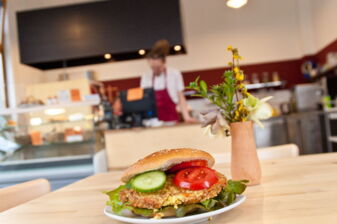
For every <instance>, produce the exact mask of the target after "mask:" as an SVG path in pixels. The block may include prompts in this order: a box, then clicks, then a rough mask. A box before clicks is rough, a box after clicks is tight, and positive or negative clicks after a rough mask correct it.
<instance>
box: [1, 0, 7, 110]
mask: <svg viewBox="0 0 337 224" xmlns="http://www.w3.org/2000/svg"><path fill="white" fill-rule="evenodd" d="M5 9H6V0H0V108H4V107H5V106H7V96H6V93H7V90H6V74H5V63H4V60H5V58H4V36H5V35H4V25H5Z"/></svg>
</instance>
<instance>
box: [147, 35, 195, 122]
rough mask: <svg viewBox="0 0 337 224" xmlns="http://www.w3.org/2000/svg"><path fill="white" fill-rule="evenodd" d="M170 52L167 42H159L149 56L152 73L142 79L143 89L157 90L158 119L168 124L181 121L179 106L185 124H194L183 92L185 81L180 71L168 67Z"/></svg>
mask: <svg viewBox="0 0 337 224" xmlns="http://www.w3.org/2000/svg"><path fill="white" fill-rule="evenodd" d="M169 50H170V47H169V43H168V42H167V41H166V40H159V41H157V42H156V43H155V45H154V47H153V49H152V50H151V51H150V52H149V54H148V55H147V58H148V63H149V66H150V68H151V71H149V72H147V73H145V74H144V75H143V76H142V78H141V84H140V85H141V87H142V88H151V87H152V88H153V89H154V90H155V96H156V104H157V115H158V119H159V120H162V121H166V122H172V121H173V122H177V121H178V120H179V116H178V113H177V111H176V105H179V107H180V110H181V112H182V115H183V118H184V121H185V122H194V121H195V120H194V119H193V118H191V116H190V115H189V113H188V109H187V103H186V98H185V96H184V93H183V90H184V88H185V86H184V81H183V78H182V75H181V73H180V71H178V70H176V69H173V68H169V67H167V66H166V56H167V55H168V53H169Z"/></svg>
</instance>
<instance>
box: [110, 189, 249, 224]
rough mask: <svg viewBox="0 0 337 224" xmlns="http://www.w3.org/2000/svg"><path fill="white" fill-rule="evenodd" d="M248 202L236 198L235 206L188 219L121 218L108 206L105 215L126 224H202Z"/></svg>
mask: <svg viewBox="0 0 337 224" xmlns="http://www.w3.org/2000/svg"><path fill="white" fill-rule="evenodd" d="M245 200H246V197H245V196H244V195H238V196H237V197H236V200H235V201H234V203H233V204H231V205H229V206H226V207H224V208H221V209H218V210H215V211H211V212H206V213H201V214H197V215H190V216H186V217H181V218H163V219H149V218H144V217H139V216H136V217H124V216H119V215H116V214H114V213H113V212H112V211H111V207H110V206H106V207H105V208H104V214H105V215H106V216H108V217H110V218H112V219H115V220H118V221H122V222H126V223H134V224H164V223H165V224H176V223H179V224H183V223H189V224H195V223H201V222H204V221H207V220H208V218H209V217H213V216H216V215H219V214H221V213H223V212H227V211H229V210H231V209H233V208H235V207H237V206H239V205H240V204H241V203H242V202H244V201H245Z"/></svg>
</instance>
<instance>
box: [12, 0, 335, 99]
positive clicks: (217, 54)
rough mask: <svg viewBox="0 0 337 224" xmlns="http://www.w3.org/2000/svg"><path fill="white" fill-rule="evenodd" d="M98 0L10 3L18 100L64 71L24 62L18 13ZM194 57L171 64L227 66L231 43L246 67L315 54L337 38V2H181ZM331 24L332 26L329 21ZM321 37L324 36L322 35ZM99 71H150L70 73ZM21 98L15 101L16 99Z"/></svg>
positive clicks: (134, 64)
mask: <svg viewBox="0 0 337 224" xmlns="http://www.w3.org/2000/svg"><path fill="white" fill-rule="evenodd" d="M89 1H94V0H68V1H67V0H11V1H8V2H9V6H10V15H9V19H10V20H9V33H8V35H9V44H7V52H8V53H9V61H8V64H10V66H8V67H9V70H10V72H12V74H13V78H14V81H12V83H11V84H13V83H14V82H15V84H16V86H15V87H16V89H15V90H13V93H16V94H17V96H16V98H17V99H19V98H21V97H22V96H23V95H24V87H25V86H26V85H28V84H30V83H36V82H44V81H52V80H55V79H56V78H57V75H58V74H60V73H62V72H64V71H63V70H62V69H55V70H49V71H40V70H37V69H33V68H30V67H28V66H25V65H22V64H20V63H19V56H18V55H19V54H18V42H17V33H16V21H15V16H14V15H15V14H14V12H15V11H17V10H24V9H32V8H40V7H51V6H56V5H65V4H73V3H80V2H89ZM181 10H182V17H183V27H184V32H185V41H186V47H187V51H188V54H187V55H180V56H170V57H169V58H168V63H169V65H170V66H172V67H176V68H178V69H180V70H182V71H191V70H200V69H210V68H218V67H224V66H225V65H226V64H227V60H228V59H229V56H228V53H227V52H226V50H225V49H226V47H227V45H229V44H232V45H233V46H237V47H239V48H240V50H241V53H242V55H243V56H244V58H245V60H244V63H245V64H250V63H261V62H271V61H280V60H287V59H295V58H300V57H302V56H303V55H306V54H312V53H315V52H316V51H317V49H319V48H321V47H323V46H325V45H326V44H328V43H329V42H330V41H332V40H334V39H335V38H336V37H337V26H330V25H331V24H333V23H332V22H331V21H333V20H332V19H333V18H334V16H336V14H337V13H334V11H337V1H336V0H282V1H280V0H250V1H249V2H248V4H247V5H246V6H245V7H243V8H241V9H239V10H235V9H230V8H228V7H226V6H225V0H207V1H206V0H181ZM329 21H330V22H329ZM317 33H319V34H320V35H317ZM89 69H90V70H94V71H95V72H96V73H97V74H98V77H99V79H100V80H110V79H121V78H129V77H136V76H139V75H140V74H141V73H143V72H145V71H146V70H147V69H148V67H147V64H146V61H145V60H132V61H124V62H117V63H113V62H112V63H105V64H97V65H88V66H79V67H73V68H68V69H67V71H68V72H70V73H82V72H84V71H87V70H89ZM14 98H15V97H14Z"/></svg>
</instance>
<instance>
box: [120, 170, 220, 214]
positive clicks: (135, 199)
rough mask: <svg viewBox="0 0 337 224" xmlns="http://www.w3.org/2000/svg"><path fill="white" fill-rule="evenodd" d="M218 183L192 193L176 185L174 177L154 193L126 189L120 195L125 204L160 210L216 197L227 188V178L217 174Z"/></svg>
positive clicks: (170, 176)
mask: <svg viewBox="0 0 337 224" xmlns="http://www.w3.org/2000/svg"><path fill="white" fill-rule="evenodd" d="M217 176H218V178H219V180H218V182H217V183H216V184H214V185H213V186H211V187H210V188H208V189H204V190H198V191H192V190H188V189H184V188H180V187H177V186H175V185H174V183H173V177H174V175H169V176H167V180H166V183H165V186H164V188H162V189H161V190H159V191H156V192H153V193H140V192H137V191H135V190H134V189H124V190H122V191H121V192H120V193H119V198H120V200H121V201H122V202H123V203H126V202H128V204H129V205H131V206H133V207H137V208H148V209H158V208H161V207H163V206H169V205H172V206H175V205H180V204H193V203H198V202H201V201H204V200H207V199H210V198H214V197H216V196H217V195H218V194H219V193H220V191H221V190H222V188H223V187H225V186H226V178H225V176H223V175H222V174H220V173H217Z"/></svg>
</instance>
